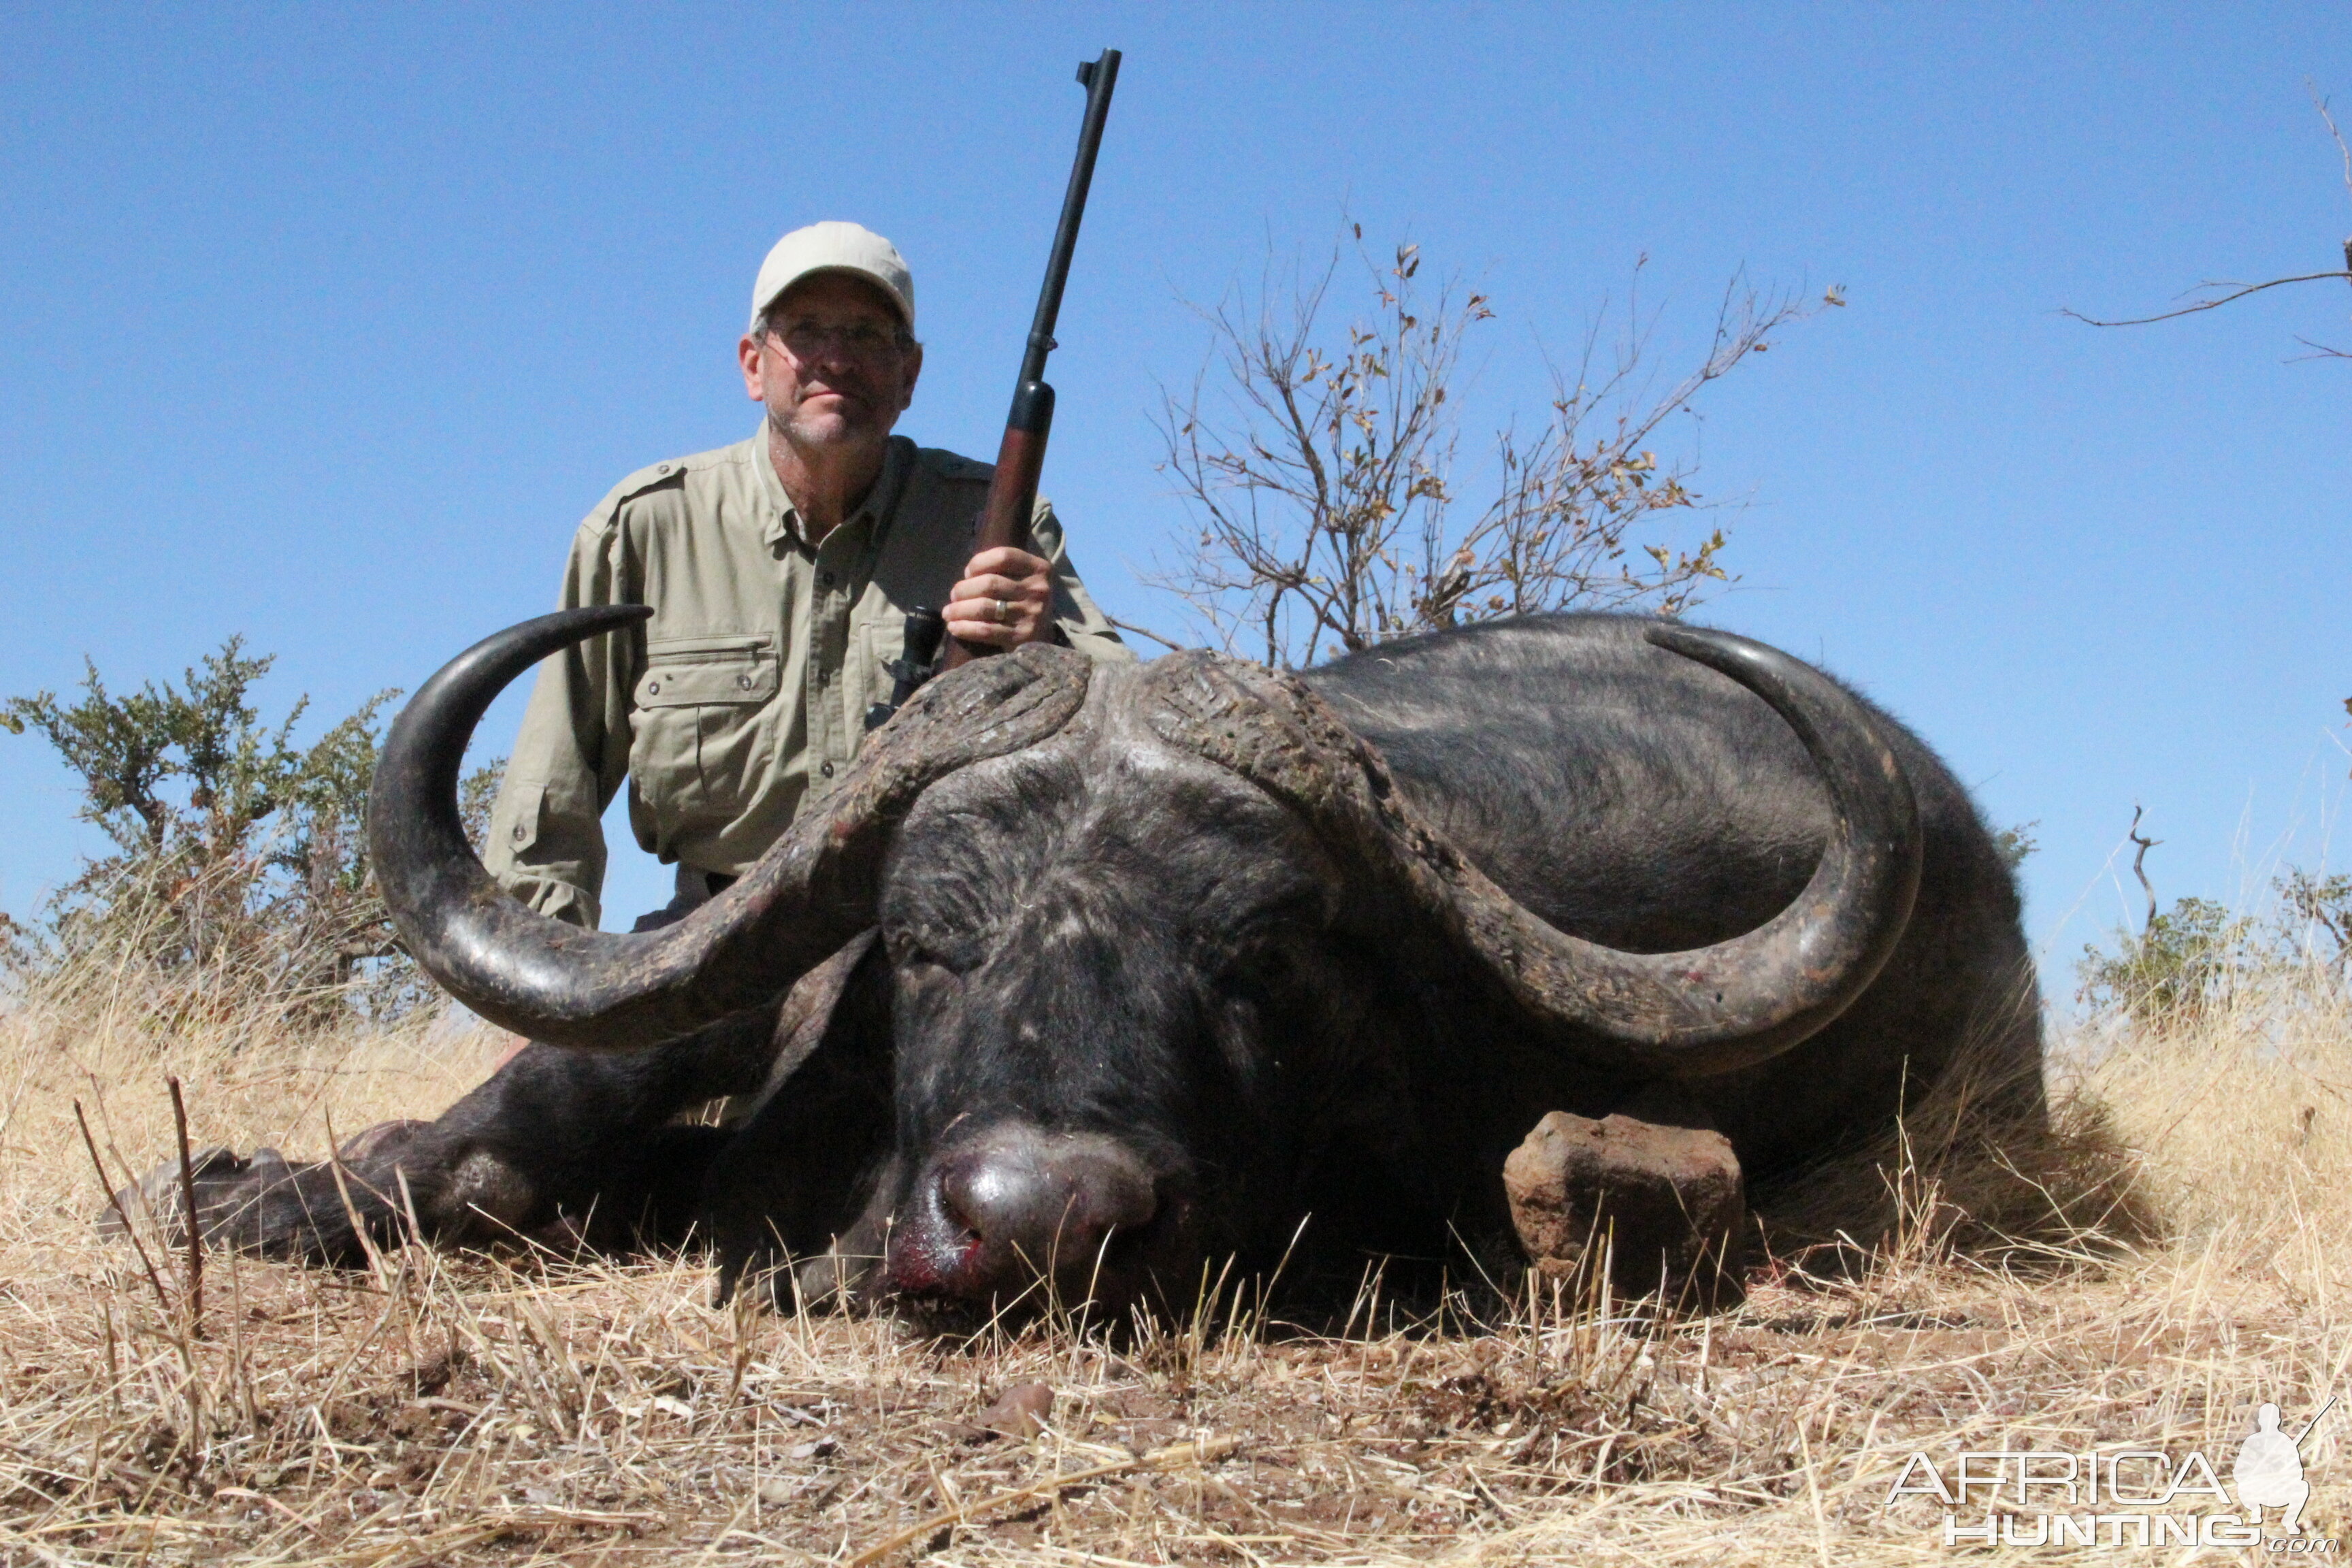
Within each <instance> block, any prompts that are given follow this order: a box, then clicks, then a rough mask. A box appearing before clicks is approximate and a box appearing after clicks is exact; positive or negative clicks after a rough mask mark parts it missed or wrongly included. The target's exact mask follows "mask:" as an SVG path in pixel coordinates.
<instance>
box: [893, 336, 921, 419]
mask: <svg viewBox="0 0 2352 1568" xmlns="http://www.w3.org/2000/svg"><path fill="white" fill-rule="evenodd" d="M922 374H923V345H922V344H920V343H917V344H916V345H915V346H914V347H913V348H911V349H908V351H907V392H906V395H905V396H904V397H902V398H900V399H899V401H898V412H899V413H901V414H904V413H905V412H906V411H907V409H908V406H909V405H912V404H913V403H914V401H915V383H916V382H917V381H918V380H919V379H921V376H922Z"/></svg>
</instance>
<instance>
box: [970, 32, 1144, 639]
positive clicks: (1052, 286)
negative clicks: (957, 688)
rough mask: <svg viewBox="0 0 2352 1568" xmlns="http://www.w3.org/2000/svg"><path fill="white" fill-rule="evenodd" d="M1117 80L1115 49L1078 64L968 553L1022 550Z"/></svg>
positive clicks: (1050, 424) (1051, 424)
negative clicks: (1022, 341)
mask: <svg viewBox="0 0 2352 1568" xmlns="http://www.w3.org/2000/svg"><path fill="white" fill-rule="evenodd" d="M1078 83H1079V85H1080V86H1082V87H1084V88H1085V89H1087V113H1086V119H1085V120H1084V121H1081V122H1080V124H1079V128H1078V156H1077V162H1076V163H1075V164H1073V165H1072V166H1071V169H1070V187H1069V190H1068V191H1067V192H1066V193H1065V194H1064V195H1063V197H1062V222H1061V225H1060V226H1059V227H1057V228H1056V229H1055V231H1054V249H1053V254H1052V255H1051V256H1049V257H1048V258H1046V261H1045V288H1044V289H1041V290H1040V291H1039V293H1038V295H1037V315H1036V318H1035V319H1034V321H1031V322H1030V323H1029V342H1028V346H1027V348H1026V350H1025V351H1024V353H1023V354H1022V356H1021V378H1020V380H1019V381H1017V382H1016V383H1014V384H1013V408H1012V411H1011V412H1010V413H1009V414H1007V415H1006V416H1005V418H1004V440H1003V444H1002V445H1000V446H999V447H997V449H996V477H995V478H994V479H991V480H990V481H989V486H988V506H987V510H984V511H982V513H981V517H980V530H979V532H978V533H977V534H976V535H975V536H974V537H973V540H972V553H973V554H975V555H977V554H979V553H980V552H982V551H983V550H993V549H996V548H997V547H999V546H1000V545H1009V546H1012V547H1013V548H1014V549H1026V548H1028V545H1029V514H1030V512H1031V511H1032V510H1034V508H1035V506H1036V504H1037V479H1038V476H1039V474H1040V473H1041V472H1042V471H1043V470H1044V468H1045V437H1047V436H1048V435H1049V434H1050V433H1051V432H1052V430H1053V428H1054V389H1053V388H1052V387H1050V386H1048V385H1046V384H1045V356H1046V355H1047V354H1049V353H1053V352H1054V350H1055V347H1057V346H1058V345H1057V344H1055V342H1054V321H1055V318H1056V317H1057V316H1059V315H1060V314H1061V312H1062V286H1063V285H1064V284H1065V283H1066V282H1068V281H1069V278H1070V252H1071V251H1073V250H1075V249H1076V247H1077V243H1078V222H1079V220H1080V219H1081V218H1083V217H1085V216H1086V213H1087V186H1088V185H1089V184H1092V183H1093V182H1094V177H1095V152H1096V150H1097V148H1099V147H1100V146H1101V145H1102V132H1103V121H1104V120H1105V119H1107V118H1108V116H1109V114H1110V91H1111V89H1112V87H1113V86H1114V85H1116V84H1117V83H1118V50H1117V49H1105V50H1104V51H1103V52H1102V58H1100V59H1096V60H1083V61H1081V62H1079V65H1078ZM995 651H996V650H995V649H994V648H992V647H985V646H983V647H973V646H971V644H969V643H966V642H964V641H962V640H961V638H959V639H957V640H956V641H955V642H953V643H951V644H950V647H949V648H948V653H947V658H946V660H945V664H944V667H945V668H949V669H954V668H957V667H958V666H960V665H962V664H966V663H969V662H970V661H971V660H972V659H974V658H979V657H981V656H982V655H983V654H989V653H993V652H995Z"/></svg>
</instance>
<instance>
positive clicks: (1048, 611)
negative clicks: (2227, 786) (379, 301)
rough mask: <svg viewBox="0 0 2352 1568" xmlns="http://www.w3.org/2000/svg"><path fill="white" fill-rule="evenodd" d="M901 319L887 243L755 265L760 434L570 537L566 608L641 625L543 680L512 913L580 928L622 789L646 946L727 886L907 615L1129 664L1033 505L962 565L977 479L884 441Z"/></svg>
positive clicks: (786, 244) (842, 738)
mask: <svg viewBox="0 0 2352 1568" xmlns="http://www.w3.org/2000/svg"><path fill="white" fill-rule="evenodd" d="M914 328H915V289H914V280H913V279H912V277H911V276H910V275H909V273H908V269H907V264H906V262H905V261H904V260H902V259H901V258H899V255H898V251H897V249H896V248H894V247H892V246H891V244H890V242H889V241H887V240H886V239H884V238H883V237H881V236H879V235H877V234H873V233H871V232H869V231H867V230H866V229H864V228H861V227H859V226H857V225H856V224H850V223H819V224H813V225H811V226H808V227H806V228H803V229H797V230H795V231H793V233H791V234H788V235H786V236H784V237H783V238H782V239H781V240H778V241H777V242H776V246H775V248H774V249H772V250H771V251H770V252H769V253H768V258H767V260H766V262H765V263H764V264H763V265H762V266H761V268H760V276H759V280H758V282H757V283H756V284H755V285H754V287H753V289H752V294H751V326H750V329H749V331H746V333H745V334H744V337H743V340H742V342H740V344H739V345H738V346H737V353H738V356H739V357H740V360H741V362H742V369H743V388H744V391H745V392H746V393H747V394H748V395H750V396H751V399H752V401H754V402H756V403H760V404H762V405H765V407H766V409H767V416H766V418H765V419H764V420H763V421H762V422H761V428H760V430H759V431H758V433H757V434H755V435H754V436H753V437H751V439H750V440H748V441H743V442H740V443H738V444H737V445H735V446H732V447H721V448H720V449H719V450H718V451H715V452H705V453H701V454H699V455H698V456H695V457H691V458H681V459H679V460H677V461H675V462H667V463H660V464H656V466H655V467H653V468H645V469H641V470H639V471H638V472H636V473H635V474H632V475H630V476H629V477H628V478H627V479H624V480H622V481H621V483H620V485H619V486H617V487H616V488H615V489H614V490H613V492H612V493H611V494H610V495H608V496H606V497H605V498H604V501H603V502H602V503H601V504H599V505H598V506H597V508H596V510H594V511H593V512H591V513H590V514H589V515H588V518H587V521H584V522H583V523H582V524H581V525H580V531H579V532H578V534H577V535H576V536H575V537H574V539H573V541H572V557H571V561H570V563H569V564H568V566H567V568H566V570H565V573H564V579H563V591H562V607H564V608H570V607H572V606H574V605H594V604H612V603H629V604H645V605H652V606H653V609H654V615H653V618H652V620H651V621H650V622H648V623H647V624H646V626H643V627H641V628H637V629H634V630H632V631H629V632H626V633H622V634H615V635H614V636H611V637H598V638H594V639H592V640H591V641H590V642H588V643H587V644H584V645H583V646H580V647H574V648H572V649H571V650H570V651H569V652H567V653H564V654H562V655H559V656H557V657H555V658H551V659H550V660H548V662H547V664H546V665H545V666H544V667H542V668H541V671H540V676H539V684H538V687H537V689H535V690H534V692H533V693H532V696H531V700H530V710H529V711H528V712H527V713H526V715H525V716H524V719H523V723H522V730H521V733H520V735H519V736H518V737H517V739H516V742H515V749H514V754H513V757H512V758H511V759H510V760H509V763H508V764H507V773H506V781H505V784H503V786H502V787H501V788H500V790H499V799H498V805H497V807H496V809H495V810H494V811H493V813H492V815H491V819H490V836H489V837H490V842H489V846H488V857H487V858H488V865H489V868H490V870H491V872H492V874H493V875H495V876H496V877H497V878H498V879H499V882H500V884H501V885H503V886H504V887H506V888H507V889H508V890H509V891H510V892H512V893H513V894H514V895H515V896H516V897H518V898H520V899H521V900H524V901H525V902H526V903H529V904H530V905H531V906H532V907H533V908H535V909H537V910H540V911H541V913H544V914H549V915H552V916H555V917H556V918H558V919H560V920H566V921H572V922H574V923H576V924H579V925H583V926H591V927H593V926H594V925H596V924H597V922H598V918H599V912H600V910H599V901H598V900H599V894H600V892H601V890H602V884H603V881H604V833H603V829H602V827H601V826H600V819H601V818H602V816H603V814H604V807H605V805H607V804H608V803H610V801H611V800H612V798H613V795H614V792H615V791H616V790H618V789H619V788H620V787H621V784H622V783H623V781H624V779H626V781H627V783H628V784H629V821H630V826H632V827H633V828H634V829H635V834H636V838H637V841H638V843H640V844H641V845H643V846H644V847H646V849H647V850H649V851H651V852H652V853H654V854H656V855H658V856H659V857H660V858H662V859H663V860H664V861H675V862H676V863H677V898H676V899H675V900H673V901H672V903H671V905H670V907H669V908H668V909H667V910H662V911H659V912H658V913H656V914H655V915H652V916H648V917H646V920H645V921H640V922H639V925H640V929H645V928H646V927H647V926H649V925H653V924H662V923H667V921H669V920H674V919H676V918H677V917H678V916H679V915H680V914H682V913H684V912H685V911H686V910H689V909H691V908H692V907H694V906H695V905H697V904H698V903H701V902H703V901H704V900H707V899H709V897H710V896H711V895H712V894H713V893H714V892H716V891H717V890H719V889H720V888H723V887H725V886H726V885H727V883H729V882H730V881H732V880H733V879H735V878H737V877H739V876H740V875H741V874H742V873H743V872H744V871H745V870H747V869H749V868H751V865H752V863H753V862H755V861H756V860H758V859H759V858H760V857H761V854H762V853H763V852H765V851H766V849H767V847H768V846H769V845H771V844H772V843H773V842H774V841H775V839H776V837H778V835H780V834H781V833H782V831H783V829H784V828H785V827H786V826H788V825H789V824H790V823H791V822H792V821H793V818H794V817H795V816H798V815H799V813H800V812H801V811H802V810H803V808H804V807H805V806H806V805H808V804H809V803H810V802H811V801H812V800H814V799H815V798H817V797H819V796H821V795H824V793H825V791H826V790H827V789H829V788H830V787H831V784H832V781H834V780H835V779H836V778H838V777H839V776H841V775H842V774H843V773H845V772H846V771H847V769H848V766H849V763H850V761H851V759H852V757H853V756H854V755H855V754H856V751H857V747H858V744H859V742H860V741H861V740H862V739H863V738H864V735H865V715H866V709H867V708H868V706H870V705H871V704H872V703H874V702H876V701H877V700H885V699H887V697H888V695H889V692H890V686H891V677H890V675H889V674H888V672H887V669H886V668H885V667H886V666H887V665H888V664H889V663H890V662H891V661H892V660H894V659H897V658H898V657H899V656H900V654H901V652H902V636H903V629H904V626H905V623H906V615H907V612H908V610H910V609H912V608H914V607H916V606H917V605H928V606H930V607H932V608H935V609H943V610H944V613H945V616H946V618H947V630H948V634H949V635H950V636H951V637H960V638H961V639H963V640H964V641H966V642H970V643H974V644H979V645H982V646H985V647H994V648H1007V647H1016V646H1018V645H1020V644H1022V643H1024V642H1033V641H1036V640H1039V639H1047V638H1050V639H1054V640H1058V641H1063V642H1066V643H1067V644H1069V645H1070V646H1071V647H1076V648H1078V649H1080V650H1082V651H1084V652H1085V653H1087V655H1089V656H1090V657H1092V658H1096V659H1098V660H1106V661H1109V660H1124V659H1129V658H1133V657H1134V656H1133V654H1132V653H1131V652H1130V651H1129V649H1128V648H1127V647H1125V646H1124V645H1123V644H1122V643H1121V642H1120V641H1119V639H1118V634H1117V633H1116V632H1114V631H1113V630H1112V629H1111V627H1110V625H1109V623H1108V621H1107V620H1106V619H1105V618H1104V617H1103V615H1102V613H1101V612H1100V611H1099V610H1097V608H1096V607H1095V605H1094V603H1093V601H1092V600H1091V599H1090V598H1089V597H1088V596H1087V591H1086V589H1085V587H1084V586H1083V585H1082V584H1080V583H1079V581H1078V578H1077V574H1076V572H1075V571H1074V570H1073V569H1072V568H1071V566H1070V564H1069V562H1068V560H1067V558H1066V555H1065V553H1064V552H1063V548H1062V533H1061V527H1060V524H1059V523H1058V522H1057V521H1055V517H1054V514H1053V511H1052V509H1051V508H1050V507H1049V506H1048V505H1047V504H1046V503H1045V502H1044V501H1043V500H1040V501H1039V503H1038V507H1037V510H1036V513H1035V516H1034V520H1033V521H1032V524H1031V531H1032V534H1033V535H1034V542H1035V545H1036V551H1037V552H1036V553H1032V552H1027V551H1020V550H991V551H986V552H982V553H979V554H976V555H975V554H971V540H972V532H973V529H974V527H975V525H976V524H977V521H978V519H979V515H980V511H981V507H982V501H983V500H985V498H986V496H987V493H988V481H989V475H990V472H991V470H990V468H989V466H988V465H987V464H984V463H979V462H974V461H972V460H971V459H970V458H960V457H958V456H956V455H955V454H954V453H952V452H946V451H941V450H938V449H936V448H929V447H916V446H915V444H914V443H913V442H911V441H908V440H907V439H906V438H905V437H894V436H893V435H892V434H891V430H892V427H893V426H896V425H897V423H898V416H899V415H901V414H903V413H904V412H905V411H906V409H907V407H908V404H909V403H911V402H912V400H913V398H914V394H915V384H916V382H917V381H918V379H919V377H920V375H921V374H922V368H923V348H922V344H921V343H920V342H917V341H916V338H915V331H914Z"/></svg>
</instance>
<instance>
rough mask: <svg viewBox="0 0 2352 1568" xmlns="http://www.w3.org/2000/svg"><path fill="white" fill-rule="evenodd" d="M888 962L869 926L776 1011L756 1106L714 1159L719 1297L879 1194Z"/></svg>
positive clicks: (808, 1251) (710, 1200) (884, 1137)
mask: <svg viewBox="0 0 2352 1568" xmlns="http://www.w3.org/2000/svg"><path fill="white" fill-rule="evenodd" d="M889 978H890V967H889V963H888V962H887V959H886V958H885V957H884V955H883V951H882V944H881V943H880V942H877V941H876V940H875V933H874V932H873V931H863V932H860V933H859V934H858V935H857V936H856V937H853V938H852V939H850V941H849V942H848V943H847V944H846V945H845V946H844V947H842V948H841V950H840V951H838V952H835V954H834V955H833V956H832V957H831V958H828V959H826V960H825V961H824V963H821V964H819V965H817V967H816V968H814V969H813V970H811V971H809V973H807V974H805V975H803V977H802V979H801V982H800V984H797V985H795V986H793V989H792V993H791V994H789V995H788V996H786V997H785V999H784V1004H783V1006H782V1009H781V1010H780V1011H779V1013H778V1016H777V1018H776V1028H775V1034H774V1037H773V1038H774V1040H775V1042H776V1054H775V1060H774V1065H773V1066H772V1068H770V1069H769V1072H768V1081H767V1083H766V1084H765V1085H764V1086H763V1087H762V1088H761V1089H760V1090H759V1091H758V1092H759V1103H758V1107H757V1109H756V1110H753V1112H752V1114H751V1120H750V1121H747V1122H745V1123H744V1124H743V1126H742V1127H741V1129H740V1131H737V1132H736V1134H735V1135H734V1137H733V1138H732V1139H731V1140H730V1142H729V1143H728V1144H727V1146H726V1148H725V1149H723V1150H722V1151H720V1152H719V1157H718V1158H717V1159H716V1160H714V1161H713V1162H712V1163H711V1166H710V1173H709V1176H708V1177H707V1178H706V1179H705V1181H704V1184H703V1213H704V1216H705V1218H706V1220H707V1221H708V1223H709V1227H710V1230H709V1234H710V1239H711V1241H712V1242H713V1244H714V1245H715V1247H716V1248H717V1251H718V1254H719V1300H720V1301H722V1302H723V1301H726V1300H730V1298H731V1297H732V1296H733V1294H734V1292H735V1290H736V1289H738V1288H739V1287H740V1286H741V1285H742V1284H743V1283H745V1282H746V1281H747V1280H757V1279H769V1282H770V1287H771V1288H773V1289H779V1290H780V1291H781V1293H782V1294H781V1297H780V1300H782V1302H783V1303H784V1304H789V1303H790V1300H791V1290H790V1286H789V1284H788V1283H786V1281H787V1280H788V1279H789V1276H788V1275H786V1274H785V1273H784V1272H783V1271H784V1270H785V1269H786V1268H789V1266H790V1265H792V1264H793V1263H794V1262H796V1261H798V1260H800V1259H803V1258H809V1257H813V1256H814V1255H816V1254H818V1253H821V1252H824V1250H825V1249H826V1248H827V1247H829V1246H831V1245H832V1242H833V1238H834V1237H835V1236H837V1235H839V1234H840V1233H841V1232H842V1231H843V1230H845V1229H846V1228H847V1227H848V1226H849V1225H850V1224H851V1222H852V1221H853V1220H855V1219H856V1215H857V1213H858V1210H859V1209H860V1208H861V1207H862V1206H864V1205H865V1203H866V1200H867V1198H868V1197H869V1196H870V1195H871V1192H872V1188H873V1185H874V1173H875V1171H876V1169H877V1167H878V1166H879V1164H880V1163H881V1162H882V1160H883V1158H884V1156H886V1155H887V1153H888V1152H889V1147H890V1121H891V1116H890V1106H891V1069H890V1017H889Z"/></svg>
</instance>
